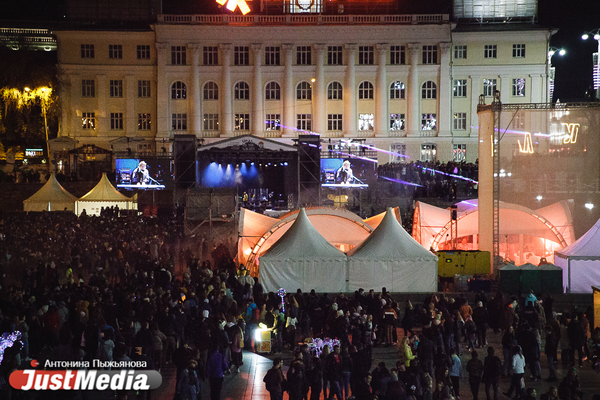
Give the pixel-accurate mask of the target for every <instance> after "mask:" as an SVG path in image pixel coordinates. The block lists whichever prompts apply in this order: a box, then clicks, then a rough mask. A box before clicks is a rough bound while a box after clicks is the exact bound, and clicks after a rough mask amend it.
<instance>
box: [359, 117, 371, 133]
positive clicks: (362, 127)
mask: <svg viewBox="0 0 600 400" xmlns="http://www.w3.org/2000/svg"><path fill="white" fill-rule="evenodd" d="M374 121H375V119H374V117H373V114H358V130H359V131H372V130H373V129H375V122H374Z"/></svg>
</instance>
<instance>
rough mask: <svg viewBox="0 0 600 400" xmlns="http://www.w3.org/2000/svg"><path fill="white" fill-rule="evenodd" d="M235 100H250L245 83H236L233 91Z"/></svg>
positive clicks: (248, 90)
mask: <svg viewBox="0 0 600 400" xmlns="http://www.w3.org/2000/svg"><path fill="white" fill-rule="evenodd" d="M233 94H234V99H235V100H250V87H249V86H248V84H247V83H246V82H238V83H236V84H235V87H234V89H233Z"/></svg>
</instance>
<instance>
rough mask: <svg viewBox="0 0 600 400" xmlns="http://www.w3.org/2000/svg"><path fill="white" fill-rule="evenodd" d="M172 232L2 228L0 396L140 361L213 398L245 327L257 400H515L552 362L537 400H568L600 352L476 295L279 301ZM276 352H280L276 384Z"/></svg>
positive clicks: (546, 315) (530, 301)
mask: <svg viewBox="0 0 600 400" xmlns="http://www.w3.org/2000/svg"><path fill="white" fill-rule="evenodd" d="M181 226H182V224H181V221H180V220H179V217H177V216H176V215H175V216H172V217H171V218H164V217H163V218H141V217H137V216H126V217H118V216H117V215H116V214H115V212H114V210H105V211H104V212H103V213H102V216H99V217H88V216H84V217H76V216H75V215H73V214H69V213H40V214H30V215H25V214H14V215H13V214H10V215H3V216H2V218H1V219H0V243H1V245H2V253H1V254H0V266H1V268H2V271H1V273H0V276H2V277H3V281H2V282H1V283H0V286H1V289H0V331H1V332H13V331H20V332H21V333H22V342H23V346H22V347H20V348H17V347H14V348H8V349H6V351H5V354H4V359H3V361H2V363H1V364H0V398H7V399H13V398H19V396H20V395H21V393H19V392H16V391H14V390H12V389H11V388H10V387H9V385H7V384H6V382H8V376H9V375H10V373H11V372H12V371H13V370H14V369H15V368H23V367H24V365H26V364H27V362H28V360H29V359H32V358H35V359H36V360H38V361H39V362H41V363H42V365H43V361H44V360H63V361H70V360H73V361H75V360H93V359H100V360H105V361H124V360H144V361H146V362H147V364H148V366H149V367H150V368H155V369H158V370H161V369H162V368H165V366H166V365H167V364H168V363H172V364H171V365H174V366H175V368H176V370H177V374H176V381H177V382H176V397H177V398H178V399H180V400H187V399H192V400H197V399H198V396H199V394H200V393H201V390H202V386H203V385H204V384H208V385H210V392H211V400H218V399H220V392H221V388H222V385H223V381H224V376H225V375H226V374H236V373H237V372H238V371H239V368H240V367H241V366H242V365H243V361H244V360H243V351H242V350H243V349H246V350H253V348H254V343H253V337H254V335H253V333H254V330H255V329H256V328H257V327H258V326H259V324H264V325H266V326H267V327H269V328H271V329H272V343H273V348H272V352H273V356H274V357H279V358H276V359H275V360H274V367H273V371H272V372H271V371H270V372H269V373H268V374H267V376H266V377H265V384H266V387H267V390H269V392H270V393H271V396H272V398H273V399H282V398H283V394H284V392H286V393H288V394H289V397H290V399H292V400H301V399H308V398H309V397H310V398H311V399H314V400H316V399H318V398H321V396H322V395H323V396H324V398H326V399H331V398H333V397H337V399H338V400H342V399H344V400H347V399H348V398H349V397H351V396H353V397H354V398H356V399H374V398H377V399H381V400H385V399H390V400H392V399H417V400H429V399H436V400H437V399H440V400H441V399H458V398H459V397H460V395H461V394H462V393H464V391H465V390H466V389H465V388H462V387H460V378H461V376H462V375H463V374H464V373H465V371H466V372H467V373H468V375H469V388H470V390H471V391H472V392H473V394H474V398H475V399H477V394H478V393H479V386H480V384H482V383H483V387H484V388H485V392H486V395H487V399H488V400H490V399H491V397H492V396H493V397H494V400H497V399H498V392H499V388H498V383H499V382H500V377H501V376H502V375H509V374H512V378H511V385H510V388H508V389H507V392H506V393H507V394H508V395H515V396H516V397H517V398H521V399H523V400H531V399H530V398H528V397H527V390H524V387H525V386H526V382H527V381H526V380H524V379H522V378H523V377H524V373H525V368H529V370H530V371H531V376H532V378H531V379H539V378H544V379H549V380H551V381H554V380H556V378H557V375H556V374H555V373H554V372H553V371H554V362H555V360H556V359H557V353H558V349H559V348H560V352H561V362H562V368H564V369H565V371H568V373H567V372H565V374H566V378H565V379H564V380H562V382H557V383H556V387H557V393H558V397H557V396H555V395H552V396H554V397H552V396H550V395H549V396H550V397H546V399H548V400H554V399H558V398H560V400H571V399H576V398H581V395H582V393H581V389H580V386H579V384H578V380H577V371H576V369H574V367H579V366H580V365H583V363H584V359H585V358H586V357H590V356H591V355H592V354H590V353H593V349H592V348H590V347H587V346H586V345H587V343H588V342H589V339H590V338H593V342H592V343H596V344H597V343H599V342H600V331H596V332H593V334H592V332H590V326H593V324H592V325H590V321H589V318H590V317H591V314H590V313H577V312H575V313H564V314H563V315H562V317H561V319H560V320H559V319H557V317H556V314H555V313H554V312H553V307H552V298H551V297H547V298H544V301H543V302H542V301H540V300H538V299H536V298H535V296H533V294H530V295H529V296H527V297H523V298H520V297H518V296H511V297H506V296H504V295H503V294H502V293H498V294H497V295H495V296H494V297H493V298H492V299H488V298H487V296H486V295H485V294H484V293H479V294H478V295H477V296H476V298H475V303H474V304H475V306H474V307H471V305H470V304H469V302H468V301H467V298H466V297H465V296H460V297H458V298H456V299H452V298H447V297H446V296H445V295H443V294H442V295H439V296H438V295H428V296H427V297H426V298H424V300H423V302H422V304H421V303H419V304H413V303H411V302H410V301H407V302H406V303H405V304H404V309H403V310H401V309H400V306H399V305H398V304H397V303H396V302H395V301H394V298H393V296H392V295H391V294H390V293H389V292H387V291H386V290H385V288H383V289H382V290H381V292H377V293H376V292H375V291H374V290H369V291H367V292H365V291H364V290H362V289H360V290H358V291H356V292H355V293H354V294H353V295H351V296H347V295H344V294H332V295H328V294H317V293H315V292H314V291H309V292H303V291H301V290H298V291H297V292H295V293H288V294H286V295H285V296H284V301H283V303H282V301H281V298H280V297H279V296H278V294H276V293H272V292H271V293H264V292H263V290H262V287H261V285H260V282H259V281H258V280H257V279H255V278H253V277H251V276H250V275H249V274H248V271H247V270H246V269H245V268H243V266H242V267H241V268H240V267H237V266H236V265H235V264H234V263H233V262H232V260H231V258H229V257H228V256H227V251H226V249H222V250H221V251H218V249H219V247H217V249H215V250H214V251H213V252H212V253H211V255H212V256H213V262H212V264H211V263H210V262H208V261H205V260H204V259H205V258H206V256H207V254H208V253H207V252H208V249H206V248H205V247H206V246H204V245H203V244H202V243H199V244H198V246H197V249H196V253H194V251H192V250H191V249H189V248H186V246H185V245H184V241H183V240H184V239H183V233H182V230H181ZM199 254H200V255H202V254H203V255H204V256H203V257H201V258H199ZM179 265H183V266H184V267H185V268H184V269H183V270H181V271H179V269H178V268H177V266H179ZM398 327H401V328H402V330H400V331H399V330H398V329H396V328H398ZM490 331H494V332H500V331H503V332H504V333H503V335H502V348H501V349H500V348H497V349H494V348H492V347H491V346H487V344H488V343H487V334H488V333H489V332H490ZM327 337H329V338H337V339H338V340H339V344H336V345H332V346H325V347H323V349H321V350H320V351H319V355H318V356H317V354H316V353H314V352H313V351H312V349H313V347H312V346H310V345H309V344H310V341H311V340H312V339H315V338H327ZM298 343H304V344H302V345H300V346H299V345H298ZM542 344H543V346H542ZM374 346H386V347H389V348H390V350H391V351H394V349H396V348H397V349H398V361H397V362H396V363H395V365H391V366H388V365H385V363H378V365H376V366H373V365H372V364H373V347H374ZM486 346H487V347H486ZM483 348H485V350H481V349H483ZM284 352H291V353H292V354H293V361H292V363H291V364H290V366H289V367H288V368H287V370H286V371H283V370H282V362H281V356H282V355H283V354H284ZM467 352H470V354H471V359H470V360H469V362H468V363H466V365H464V366H463V365H462V364H461V359H460V356H461V355H462V354H468V353H467ZM542 352H543V353H545V354H546V356H547V357H548V362H549V365H550V366H552V368H550V369H549V371H550V375H549V376H548V377H542V376H541V373H540V367H539V359H540V356H541V354H542ZM482 353H483V354H482ZM575 353H576V355H577V359H576V358H575V356H574V354H575ZM484 355H486V356H485V357H484ZM499 356H502V359H500V357H499ZM480 358H481V359H482V360H480ZM373 367H374V368H373ZM388 367H391V368H389V369H388ZM3 382H4V383H3ZM116 395H117V396H119V397H120V398H127V396H129V395H131V394H130V393H127V392H124V393H117V394H116ZM146 395H148V396H150V395H151V392H148V393H146Z"/></svg>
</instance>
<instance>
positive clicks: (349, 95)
mask: <svg viewBox="0 0 600 400" xmlns="http://www.w3.org/2000/svg"><path fill="white" fill-rule="evenodd" d="M345 47H346V88H345V89H344V114H345V115H344V131H345V133H344V136H346V137H352V136H356V120H357V118H358V115H356V68H355V65H354V64H355V61H356V60H355V59H356V44H354V43H352V44H347V45H346V46H345Z"/></svg>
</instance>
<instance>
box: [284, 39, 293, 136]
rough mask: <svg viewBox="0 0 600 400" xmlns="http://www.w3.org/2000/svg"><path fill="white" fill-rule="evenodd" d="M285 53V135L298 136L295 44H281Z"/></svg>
mask: <svg viewBox="0 0 600 400" xmlns="http://www.w3.org/2000/svg"><path fill="white" fill-rule="evenodd" d="M281 48H282V50H283V52H284V53H285V55H284V56H285V70H284V72H283V93H282V94H283V116H282V117H283V118H282V122H281V124H282V125H283V136H286V137H296V130H295V129H294V127H295V126H296V122H295V121H294V111H295V109H296V104H295V101H294V77H293V75H292V67H293V63H294V45H293V44H283V45H282V46H281Z"/></svg>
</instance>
